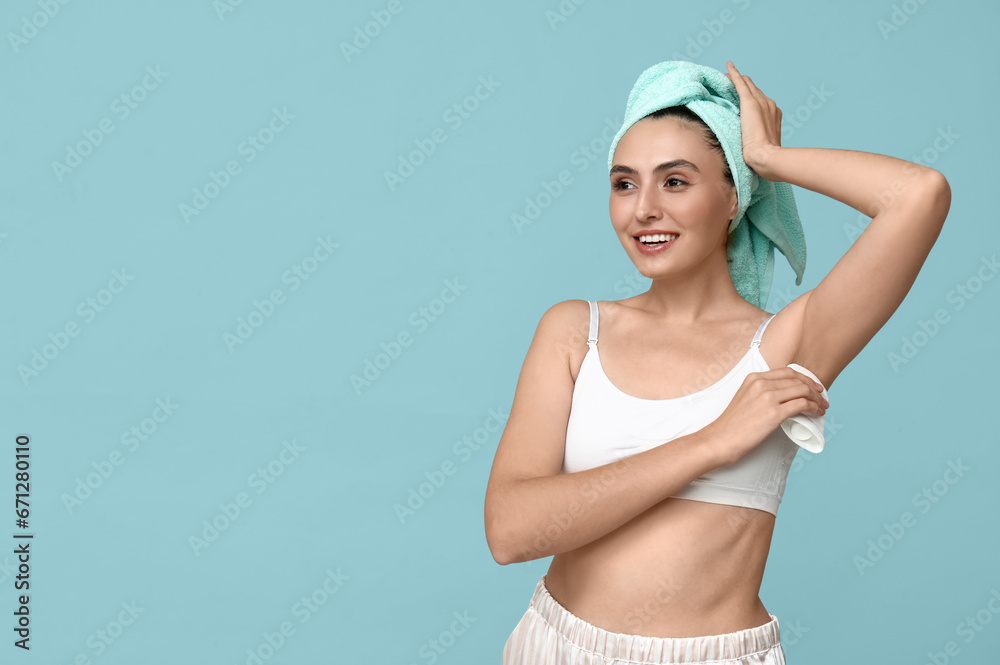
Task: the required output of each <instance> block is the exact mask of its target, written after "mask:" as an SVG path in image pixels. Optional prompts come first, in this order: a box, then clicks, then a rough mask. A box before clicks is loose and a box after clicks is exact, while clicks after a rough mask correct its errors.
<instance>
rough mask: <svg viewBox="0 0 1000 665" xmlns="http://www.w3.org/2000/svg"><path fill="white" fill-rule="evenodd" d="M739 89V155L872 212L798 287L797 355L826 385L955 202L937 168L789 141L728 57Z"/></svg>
mask: <svg viewBox="0 0 1000 665" xmlns="http://www.w3.org/2000/svg"><path fill="white" fill-rule="evenodd" d="M729 68H730V69H729V74H728V75H727V76H728V77H729V78H730V80H732V81H733V83H734V84H735V86H736V89H737V91H738V92H739V95H740V124H741V128H742V130H743V156H744V159H745V160H746V162H747V165H748V166H750V168H752V169H753V170H754V171H756V172H757V174H758V175H760V176H761V177H763V178H766V179H768V180H771V181H773V182H787V183H791V184H793V185H798V186H799V187H804V188H805V189H809V190H812V191H814V192H818V193H819V194H823V195H825V196H829V197H831V198H833V199H836V200H838V201H840V202H842V203H845V204H847V205H849V206H851V207H852V208H854V209H855V210H858V211H859V212H861V213H863V214H865V215H868V216H869V217H872V221H871V222H870V223H869V224H868V227H867V228H866V229H865V230H864V232H863V233H862V234H861V235H860V237H858V239H857V240H855V241H854V244H853V245H852V246H851V247H850V248H849V249H848V250H847V252H846V253H845V254H844V256H843V257H842V258H841V259H840V260H839V261H838V262H837V264H836V265H835V266H834V267H833V269H831V270H830V272H829V274H828V275H827V276H826V277H824V278H823V280H822V281H821V282H820V283H819V285H817V286H816V288H815V289H812V290H811V291H809V292H807V293H806V294H804V295H803V298H805V299H806V300H805V304H804V306H803V313H802V337H801V340H800V345H799V350H798V353H797V354H796V356H795V360H794V362H796V363H798V364H800V365H803V366H804V367H808V368H809V369H810V370H812V372H813V373H814V374H816V376H817V377H819V380H820V381H821V382H822V383H823V385H825V386H827V387H829V386H830V384H831V383H832V382H833V380H834V379H835V378H836V377H837V375H838V374H840V372H841V371H842V370H843V369H844V367H846V366H847V364H848V363H849V362H850V361H851V360H852V359H853V358H854V357H855V356H856V355H857V354H858V353H860V352H861V350H862V349H863V348H864V347H865V345H866V344H868V342H869V341H870V340H871V339H872V337H874V336H875V334H876V333H877V332H878V331H879V330H880V329H881V328H882V326H883V325H885V323H886V321H888V320H889V317H890V316H892V314H893V312H895V311H896V309H897V308H898V307H899V305H900V303H902V302H903V298H905V297H906V294H907V293H908V292H909V290H910V287H911V286H913V282H914V281H915V280H916V278H917V273H919V271H920V268H921V267H922V266H923V264H924V261H925V260H926V259H927V255H928V254H929V253H930V251H931V247H932V246H933V245H934V242H935V241H936V240H937V237H938V235H939V234H940V232H941V228H942V226H943V225H944V220H945V217H946V216H947V215H948V208H949V207H950V205H951V189H950V187H949V185H948V181H947V180H946V179H945V177H944V176H943V175H942V174H941V173H940V172H939V171H936V170H934V169H931V168H927V167H925V166H920V165H918V164H914V163H912V162H907V161H904V160H901V159H896V158H894V157H888V156H886V155H878V154H873V153H867V152H858V151H853V150H835V149H823V148H785V147H781V145H780V136H781V111H780V110H778V109H777V107H776V106H775V104H774V102H773V101H772V100H771V99H770V98H768V97H767V96H766V95H764V93H762V92H761V91H760V90H759V89H758V88H757V87H756V86H755V85H754V84H753V81H751V80H750V78H749V77H747V76H743V75H741V74H739V72H738V71H737V70H736V67H735V66H733V64H732V63H729Z"/></svg>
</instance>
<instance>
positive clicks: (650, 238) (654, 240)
mask: <svg viewBox="0 0 1000 665" xmlns="http://www.w3.org/2000/svg"><path fill="white" fill-rule="evenodd" d="M677 236H678V234H676V233H652V234H650V233H644V234H641V235H638V236H636V237H635V238H636V240H638V241H639V242H640V243H641V244H643V245H645V246H646V247H658V246H659V245H665V244H667V243H669V242H671V241H673V240H675V239H676V238H677Z"/></svg>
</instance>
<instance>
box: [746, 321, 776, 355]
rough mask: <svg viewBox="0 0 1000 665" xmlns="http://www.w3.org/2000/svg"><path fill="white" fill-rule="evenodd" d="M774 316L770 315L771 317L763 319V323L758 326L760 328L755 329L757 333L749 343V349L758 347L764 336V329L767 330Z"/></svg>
mask: <svg viewBox="0 0 1000 665" xmlns="http://www.w3.org/2000/svg"><path fill="white" fill-rule="evenodd" d="M775 316H777V315H776V314H772V315H771V316H769V317H767V318H766V319H764V323H762V324H760V327H759V328H757V332H756V333H755V334H754V336H753V341H752V342H750V348H751V349H752V348H754V347H756V346H760V340H761V337H763V336H764V328H767V324H768V323H770V322H771V319H773V318H774V317H775Z"/></svg>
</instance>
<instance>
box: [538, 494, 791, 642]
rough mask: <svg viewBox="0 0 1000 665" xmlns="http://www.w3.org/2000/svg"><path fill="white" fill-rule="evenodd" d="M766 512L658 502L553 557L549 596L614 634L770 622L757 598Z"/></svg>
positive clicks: (682, 633)
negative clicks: (621, 523) (597, 537)
mask: <svg viewBox="0 0 1000 665" xmlns="http://www.w3.org/2000/svg"><path fill="white" fill-rule="evenodd" d="M773 529H774V516H773V515H771V514H770V513H767V512H764V511H760V510H755V509H752V508H740V507H736V506H728V505H720V504H712V503H705V502H699V501H688V500H685V499H673V498H671V499H666V500H664V501H662V502H660V503H659V504H657V505H656V506H654V507H653V508H650V509H649V510H647V511H646V512H644V513H642V514H641V515H639V516H637V517H636V518H634V519H632V520H631V521H629V522H627V523H625V524H624V525H622V526H621V527H619V528H618V529H616V530H615V531H612V532H611V533H609V534H607V535H605V536H603V537H601V538H599V539H597V540H595V541H593V542H591V543H588V544H587V545H584V546H583V547H580V548H577V549H576V550H573V551H570V552H565V553H563V554H558V555H556V556H555V557H553V560H552V563H551V565H550V566H549V571H548V573H547V574H546V580H545V583H546V587H547V588H548V591H549V593H550V594H551V595H552V597H553V598H554V599H555V600H556V601H557V602H559V603H560V604H561V605H563V606H564V607H565V608H566V609H568V610H569V611H570V612H571V613H573V614H575V615H576V616H578V617H580V618H581V619H583V620H585V621H587V622H588V623H591V624H593V625H595V626H598V627H600V628H603V629H605V630H608V631H611V632H617V633H630V634H636V635H646V636H650V637H692V636H697V635H718V634H722V633H729V632H734V631H737V630H742V629H745V628H751V627H754V626H759V625H761V624H764V623H767V622H768V621H769V620H770V617H769V616H768V613H767V611H766V610H765V608H764V606H763V605H762V604H761V602H760V599H759V598H758V593H759V591H760V582H761V579H762V577H763V574H764V566H765V563H766V561H767V553H768V550H769V549H770V542H771V535H772V533H773Z"/></svg>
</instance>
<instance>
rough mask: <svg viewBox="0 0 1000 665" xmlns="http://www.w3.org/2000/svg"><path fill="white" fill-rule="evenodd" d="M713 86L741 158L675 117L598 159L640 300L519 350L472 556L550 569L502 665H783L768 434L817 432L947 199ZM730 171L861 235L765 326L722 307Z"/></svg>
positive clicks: (927, 180) (703, 129)
mask: <svg viewBox="0 0 1000 665" xmlns="http://www.w3.org/2000/svg"><path fill="white" fill-rule="evenodd" d="M661 64H662V65H667V64H671V65H673V64H683V65H685V66H688V65H690V66H692V67H695V68H697V67H699V66H697V65H691V63H661ZM727 68H728V73H727V74H725V75H724V76H725V78H726V79H728V83H726V82H725V81H723V83H725V85H731V86H735V93H734V94H733V98H734V99H736V98H737V95H738V102H739V107H738V108H737V109H735V111H736V112H738V114H739V115H738V123H737V124H738V126H739V128H740V130H741V139H740V140H741V142H742V150H741V153H742V154H735V155H733V154H727V153H726V152H725V151H724V150H723V149H721V148H720V144H719V141H718V137H717V136H715V135H714V134H713V132H712V131H711V130H710V129H709V126H708V125H707V124H706V123H704V122H702V121H701V119H700V117H699V115H696V114H694V113H692V112H690V109H689V108H688V107H684V106H680V107H678V106H674V107H672V108H667V109H657V112H656V113H651V114H647V115H644V116H643V117H642V118H641V119H639V120H638V121H634V122H633V123H632V124H631V125H630V126H629V127H628V129H627V131H625V133H624V134H621V135H620V136H621V138H620V140H618V142H617V145H613V146H612V155H611V158H612V159H613V165H612V167H611V169H610V171H611V173H610V176H611V183H610V185H611V193H610V215H611V222H612V225H613V227H614V231H615V233H616V235H617V236H618V238H619V240H620V241H621V243H622V245H623V246H624V248H625V252H626V253H627V254H628V256H629V258H630V259H631V260H632V261H633V263H634V264H635V266H636V268H637V269H638V271H639V272H640V273H642V274H643V275H645V276H646V277H649V278H651V279H652V285H651V286H650V288H649V290H648V291H647V292H645V293H642V294H639V295H637V296H634V297H632V298H627V299H624V300H620V301H601V302H600V303H588V302H586V301H581V300H570V301H566V302H561V303H558V304H556V305H554V306H553V307H551V308H550V309H549V310H548V311H547V312H545V314H544V315H543V316H542V318H541V321H540V323H539V324H538V328H537V330H536V333H535V337H534V339H533V340H532V342H531V346H530V348H529V349H528V352H527V355H526V358H525V360H524V365H523V368H522V370H521V374H520V377H519V379H518V383H517V388H516V392H515V395H514V400H513V405H512V408H511V412H510V416H509V418H508V421H507V425H506V428H505V430H504V432H503V436H502V437H501V440H500V443H499V446H498V448H497V453H496V457H495V460H494V463H493V468H492V471H491V474H490V479H489V485H488V487H487V492H486V504H485V524H486V537H487V541H488V544H489V547H490V551H491V552H492V554H493V557H494V558H495V559H496V561H497V562H498V563H500V564H509V563H514V562H520V561H527V560H532V559H537V558H542V557H546V556H551V555H554V556H553V559H552V563H551V565H550V567H549V569H548V572H547V573H546V575H544V576H543V577H542V578H541V579H540V580H539V581H538V584H537V586H536V590H535V594H534V596H533V597H532V599H531V604H530V606H529V608H528V610H527V612H525V614H524V616H523V617H522V618H521V621H520V622H519V623H518V624H517V626H516V628H515V629H514V631H513V633H512V634H511V636H510V638H509V639H508V641H507V643H506V645H505V647H504V653H503V662H504V663H505V664H507V665H514V664H515V663H517V664H527V663H546V664H549V663H552V664H556V663H558V664H563V665H569V664H574V665H590V664H594V665H596V664H598V663H601V664H602V665H603V664H604V663H609V662H612V661H613V662H615V663H702V662H712V663H715V664H716V665H720V664H722V663H740V664H741V665H748V664H751V663H755V664H765V663H779V664H780V663H784V655H783V653H782V651H781V646H780V641H779V635H778V624H777V619H776V618H775V617H774V616H773V615H771V614H770V613H769V612H768V611H767V609H766V608H765V607H764V605H763V604H762V603H761V601H760V599H759V597H758V593H759V589H760V583H761V579H762V577H763V573H764V566H765V563H766V560H767V554H768V550H769V547H770V542H771V535H772V531H773V528H774V520H775V514H776V511H777V504H778V502H780V500H781V494H782V492H783V489H784V484H785V478H786V475H787V471H788V465H789V463H790V462H791V459H792V458H793V457H794V455H795V452H796V451H797V446H796V445H795V443H793V442H791V441H790V439H789V437H788V435H786V434H785V433H784V431H783V428H782V427H781V424H782V423H783V422H785V421H786V420H787V419H789V418H791V417H792V416H809V417H813V418H817V417H819V416H821V415H822V414H823V413H825V409H826V407H827V406H828V402H827V400H826V399H825V398H824V396H823V393H824V392H825V391H824V387H825V388H829V387H830V386H831V385H832V384H833V382H834V380H835V379H836V378H837V376H838V375H839V374H840V373H841V371H843V369H844V368H845V367H846V366H847V364H848V363H849V362H850V361H851V360H852V359H853V358H854V357H855V356H856V355H857V354H858V353H859V352H860V351H861V349H862V348H864V346H865V345H866V344H867V343H868V341H869V340H870V339H871V338H872V337H873V336H874V335H875V333H877V332H878V330H879V329H880V328H881V327H882V326H883V325H885V323H886V321H887V320H888V319H889V317H890V316H891V315H892V313H893V312H894V311H895V310H896V308H897V307H898V306H899V304H900V303H901V302H902V300H903V298H904V297H905V296H906V294H907V292H908V291H909V289H910V287H911V285H912V284H913V282H914V280H915V278H916V276H917V273H918V271H919V270H920V268H921V266H922V265H923V263H924V260H925V259H926V257H927V255H928V253H929V252H930V249H931V247H932V246H933V244H934V242H935V240H936V239H937V236H938V234H939V232H940V230H941V228H942V225H943V223H944V220H945V217H946V215H947V212H948V208H949V205H950V200H951V194H950V189H949V186H948V183H947V181H946V180H945V178H944V177H943V176H942V175H941V173H939V172H937V171H935V170H933V169H929V168H925V167H922V166H918V165H916V164H912V163H909V162H905V161H902V160H899V159H895V158H892V157H888V156H884V155H877V154H871V153H865V152H856V151H850V150H833V149H829V150H828V149H819V148H786V147H782V146H781V145H780V136H781V111H780V110H779V109H778V108H777V107H776V106H775V103H774V102H773V101H772V100H771V99H770V98H769V97H767V96H766V95H765V94H764V93H762V92H761V91H760V90H759V89H758V88H757V87H756V86H755V85H754V83H753V81H751V79H750V78H749V77H747V76H744V75H741V74H740V73H739V72H738V71H737V69H736V67H735V66H734V65H733V64H732V63H731V62H730V63H727ZM711 71H712V72H713V73H714V75H715V76H717V77H720V80H721V76H720V74H719V72H717V71H715V70H711ZM647 83H648V82H647ZM644 85H646V84H644ZM637 88H638V83H637ZM637 88H635V89H633V94H637V92H636V91H637ZM709 99H713V98H712V97H711V96H710V97H709ZM630 102H631V98H630ZM690 108H694V105H692V106H691V107H690ZM626 115H627V114H626ZM734 152H737V153H739V152H740V150H739V148H738V147H737V150H735V151H734ZM734 159H737V160H739V159H742V160H745V165H746V166H748V167H749V168H750V169H752V170H753V172H755V174H756V176H757V177H759V178H762V179H764V180H766V181H770V183H791V184H792V185H797V186H799V187H803V188H806V189H809V190H812V191H814V192H818V193H820V194H823V195H825V196H829V197H832V198H834V199H836V200H838V201H841V202H843V203H845V204H847V205H849V206H851V207H852V208H855V209H857V210H859V211H860V212H862V213H864V214H866V215H868V216H870V217H872V221H871V222H870V224H869V225H868V227H867V228H866V229H865V231H864V232H863V233H862V234H861V236H860V237H859V238H858V239H857V240H856V241H855V242H854V244H853V246H851V247H850V249H849V250H848V251H847V252H846V253H845V255H844V256H843V257H842V258H841V259H840V260H839V261H838V262H837V264H836V265H835V266H834V267H833V269H832V270H831V271H830V272H829V274H828V275H827V276H826V277H824V278H823V279H822V281H820V283H819V284H818V285H817V286H816V288H815V289H812V290H810V291H807V292H806V293H804V294H802V295H801V296H799V297H798V298H796V299H795V300H794V301H793V302H791V303H789V304H788V305H787V306H785V307H784V308H782V309H781V310H780V311H778V312H777V313H776V314H773V315H772V314H769V313H768V312H766V311H764V310H763V309H762V308H761V307H758V306H757V305H755V304H753V303H752V302H750V301H748V300H747V299H746V298H745V297H743V296H741V294H740V292H738V291H737V288H736V287H735V286H734V281H733V279H734V278H733V275H732V273H731V267H730V261H729V259H731V258H732V257H731V256H727V252H728V250H729V247H728V243H729V239H730V231H731V230H732V228H733V222H734V220H738V221H746V220H744V219H742V215H743V212H744V211H745V210H746V205H747V203H748V202H747V201H744V200H742V199H745V198H747V196H748V194H747V193H745V192H743V193H741V192H738V191H737V187H736V186H735V185H734V182H733V176H734V173H733V170H732V169H731V168H730V165H734V164H735V165H739V166H742V164H741V163H740V162H736V161H733V160H734ZM757 221H758V223H760V220H759V219H758V220H757ZM796 221H797V217H796ZM767 279H768V280H769V279H770V274H769V271H768V276H767ZM768 287H769V284H768ZM758 304H766V289H765V293H764V296H763V303H760V302H758ZM765 331H766V334H765ZM598 342H599V344H598ZM790 364H795V365H797V366H798V367H802V368H806V369H807V370H809V371H810V372H811V375H812V376H813V377H815V378H816V379H818V382H817V381H814V380H813V379H812V378H810V376H808V375H807V374H806V373H803V372H800V371H797V370H796V369H794V368H792V367H788V365H790ZM615 659H617V660H615Z"/></svg>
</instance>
